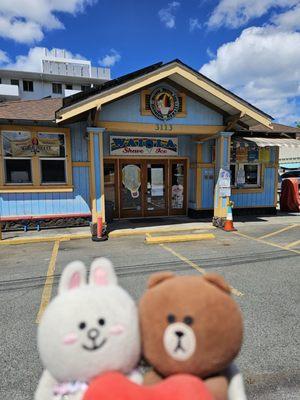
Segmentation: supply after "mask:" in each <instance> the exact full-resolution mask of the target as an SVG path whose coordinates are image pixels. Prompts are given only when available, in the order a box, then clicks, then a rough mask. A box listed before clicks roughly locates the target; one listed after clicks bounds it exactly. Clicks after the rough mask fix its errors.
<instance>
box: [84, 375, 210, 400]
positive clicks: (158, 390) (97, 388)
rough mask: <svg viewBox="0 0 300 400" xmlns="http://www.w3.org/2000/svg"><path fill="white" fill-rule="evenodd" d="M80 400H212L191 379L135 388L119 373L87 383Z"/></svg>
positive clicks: (185, 377)
mask: <svg viewBox="0 0 300 400" xmlns="http://www.w3.org/2000/svg"><path fill="white" fill-rule="evenodd" d="M84 400H214V399H213V397H212V395H211V394H210V393H209V391H208V389H207V388H206V386H205V385H204V384H203V382H202V381H201V380H200V379H198V378H196V377H194V376H192V375H176V376H172V377H170V378H167V379H165V380H164V381H162V382H161V383H158V384H156V385H153V386H142V385H137V384H135V383H133V382H131V381H130V380H128V379H127V378H126V377H125V376H124V375H121V374H120V373H116V372H111V373H106V374H103V375H101V376H99V377H98V378H96V379H94V380H92V381H91V383H90V385H89V388H88V389H87V391H86V393H85V395H84Z"/></svg>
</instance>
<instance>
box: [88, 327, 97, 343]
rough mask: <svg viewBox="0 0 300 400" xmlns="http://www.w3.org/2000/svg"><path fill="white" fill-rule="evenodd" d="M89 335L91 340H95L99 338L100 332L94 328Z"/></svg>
mask: <svg viewBox="0 0 300 400" xmlns="http://www.w3.org/2000/svg"><path fill="white" fill-rule="evenodd" d="M87 335H88V337H89V339H92V340H95V339H97V337H98V336H99V331H98V329H95V328H93V329H90V330H89V331H88V333H87Z"/></svg>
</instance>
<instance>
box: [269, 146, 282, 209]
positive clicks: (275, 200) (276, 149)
mask: <svg viewBox="0 0 300 400" xmlns="http://www.w3.org/2000/svg"><path fill="white" fill-rule="evenodd" d="M266 168H268V166H267V165H266ZM273 168H275V183H274V185H275V187H274V207H277V200H278V168H279V147H275V163H274V167H273Z"/></svg>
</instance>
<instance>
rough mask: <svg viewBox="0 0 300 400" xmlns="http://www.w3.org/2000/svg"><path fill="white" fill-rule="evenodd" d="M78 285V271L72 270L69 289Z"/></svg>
mask: <svg viewBox="0 0 300 400" xmlns="http://www.w3.org/2000/svg"><path fill="white" fill-rule="evenodd" d="M78 286H80V273H79V272H74V274H73V275H72V276H71V279H70V283H69V289H75V288H77V287H78Z"/></svg>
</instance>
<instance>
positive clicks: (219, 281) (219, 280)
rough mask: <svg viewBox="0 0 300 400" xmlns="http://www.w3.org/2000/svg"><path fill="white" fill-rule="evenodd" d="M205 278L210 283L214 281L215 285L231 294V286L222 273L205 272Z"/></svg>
mask: <svg viewBox="0 0 300 400" xmlns="http://www.w3.org/2000/svg"><path fill="white" fill-rule="evenodd" d="M203 278H204V279H205V280H206V281H208V282H209V283H212V284H213V285H215V286H217V287H218V288H219V289H221V290H223V291H224V292H226V293H229V294H230V293H231V289H230V286H229V285H228V283H227V282H226V281H225V279H224V278H223V277H222V276H221V275H218V274H213V273H209V274H204V275H203Z"/></svg>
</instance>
